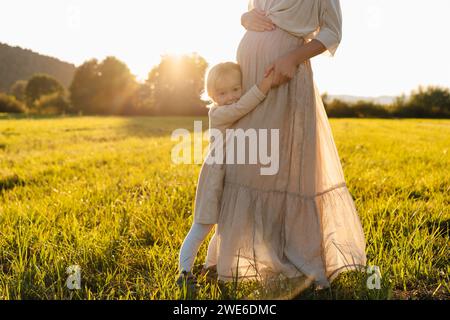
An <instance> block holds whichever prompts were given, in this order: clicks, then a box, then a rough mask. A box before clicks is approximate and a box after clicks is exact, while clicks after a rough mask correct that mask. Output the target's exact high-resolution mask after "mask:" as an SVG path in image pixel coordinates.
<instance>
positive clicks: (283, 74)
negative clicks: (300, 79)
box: [264, 53, 298, 87]
mask: <svg viewBox="0 0 450 320" xmlns="http://www.w3.org/2000/svg"><path fill="white" fill-rule="evenodd" d="M297 67H298V64H297V60H296V58H295V56H293V55H292V54H291V53H288V54H285V55H284V56H282V57H280V58H278V59H277V60H275V62H274V63H272V64H271V65H270V66H268V67H267V68H266V72H265V75H264V76H265V77H267V76H268V75H269V74H270V72H272V71H273V81H272V87H278V86H280V85H282V84H285V83H287V82H289V81H290V80H291V79H293V78H294V77H295V73H296V72H297Z"/></svg>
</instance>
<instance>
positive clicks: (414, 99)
mask: <svg viewBox="0 0 450 320" xmlns="http://www.w3.org/2000/svg"><path fill="white" fill-rule="evenodd" d="M207 67H208V63H207V62H206V60H205V59H204V58H203V57H201V56H200V55H198V54H196V53H192V54H188V55H183V56H180V57H174V56H170V55H165V56H162V57H161V61H160V63H159V64H158V65H157V66H155V67H154V68H153V69H152V70H150V72H149V73H148V77H147V79H146V81H145V82H144V83H140V82H138V81H137V80H136V78H135V76H134V75H132V73H131V72H130V70H129V68H128V67H127V65H126V64H125V63H123V62H122V61H120V60H118V59H117V58H115V57H107V58H105V59H104V60H103V61H98V60H97V59H92V60H88V61H86V62H85V63H83V64H82V65H80V66H79V67H78V68H76V70H75V73H74V76H73V79H72V82H71V84H70V86H69V87H68V88H65V87H64V86H63V85H62V84H61V83H59V82H58V81H57V80H56V79H55V78H54V77H52V76H50V75H47V74H35V75H33V76H32V77H31V78H30V79H28V80H19V81H16V82H15V83H14V84H13V85H12V86H11V87H10V88H9V91H8V93H7V94H5V93H0V112H9V113H27V114H79V115H122V116H123V115H126V116H206V115H207V110H208V109H207V108H206V105H207V104H208V103H209V101H204V100H202V97H201V96H202V93H203V89H204V80H205V73H206V69H207ZM322 100H323V101H324V106H325V109H326V111H327V114H328V116H329V117H360V118H361V117H374V118H410V117H413V118H450V90H449V88H444V87H438V86H428V87H422V86H419V87H418V89H416V90H413V91H412V93H411V95H410V96H409V97H408V98H407V97H406V96H404V95H403V96H400V97H397V98H396V99H395V101H394V102H393V103H391V104H378V103H375V102H371V101H365V100H360V101H357V102H353V103H349V102H345V101H342V100H339V99H332V100H331V101H330V99H328V96H327V95H326V94H324V95H323V96H322Z"/></svg>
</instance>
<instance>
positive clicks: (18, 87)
mask: <svg viewBox="0 0 450 320" xmlns="http://www.w3.org/2000/svg"><path fill="white" fill-rule="evenodd" d="M27 83H28V81H25V80H17V81H16V82H14V83H13V85H12V86H11V88H10V89H9V94H10V95H12V96H14V97H15V98H16V99H17V100H19V101H21V102H25V89H26V87H27Z"/></svg>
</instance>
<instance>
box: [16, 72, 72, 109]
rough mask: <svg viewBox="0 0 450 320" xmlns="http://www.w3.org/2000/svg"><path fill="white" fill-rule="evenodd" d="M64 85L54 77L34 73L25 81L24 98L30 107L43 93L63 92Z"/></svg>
mask: <svg viewBox="0 0 450 320" xmlns="http://www.w3.org/2000/svg"><path fill="white" fill-rule="evenodd" d="M63 92H64V87H63V86H62V85H61V84H60V83H59V82H58V80H56V79H55V78H53V77H51V76H49V75H46V74H36V75H34V76H33V77H32V78H31V79H30V80H29V81H28V83H27V86H26V88H25V100H26V103H27V105H28V107H30V108H31V109H32V108H33V107H34V103H35V101H36V100H38V99H39V98H40V97H41V96H43V95H48V94H52V93H63Z"/></svg>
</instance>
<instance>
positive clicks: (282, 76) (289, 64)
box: [266, 39, 327, 87]
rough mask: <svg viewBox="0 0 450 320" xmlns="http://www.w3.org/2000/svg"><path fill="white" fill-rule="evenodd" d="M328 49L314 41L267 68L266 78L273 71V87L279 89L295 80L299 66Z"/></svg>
mask: <svg viewBox="0 0 450 320" xmlns="http://www.w3.org/2000/svg"><path fill="white" fill-rule="evenodd" d="M326 50H327V48H326V47H325V46H324V45H323V44H322V42H320V41H318V40H315V39H313V40H312V41H310V42H308V43H307V44H305V45H302V46H301V47H299V48H297V49H295V50H293V51H291V52H289V53H287V54H285V55H284V56H282V57H280V58H278V59H277V60H276V61H275V62H274V63H272V64H271V65H270V66H268V67H267V68H266V76H267V75H268V74H269V73H270V72H271V71H273V72H274V78H273V82H272V85H273V86H274V87H277V86H279V85H282V84H284V83H286V82H289V81H290V80H291V79H292V78H294V76H295V73H296V72H297V68H298V66H299V65H300V64H301V63H303V62H304V61H306V60H308V59H311V58H312V57H315V56H317V55H319V54H321V53H323V52H325V51H326Z"/></svg>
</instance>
